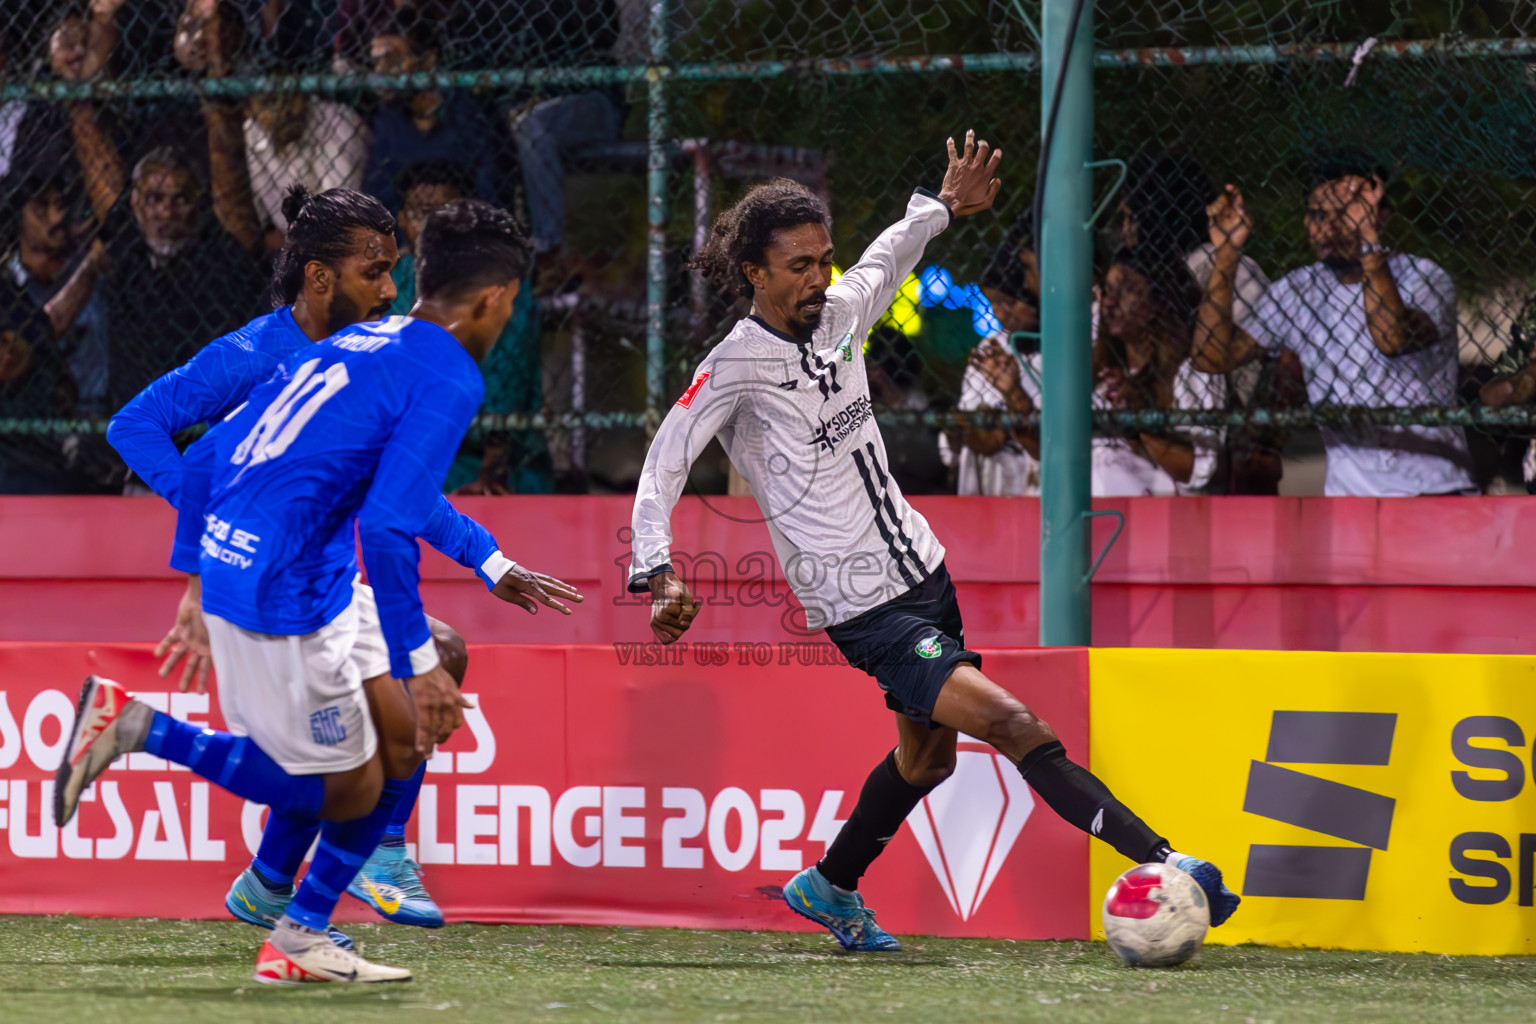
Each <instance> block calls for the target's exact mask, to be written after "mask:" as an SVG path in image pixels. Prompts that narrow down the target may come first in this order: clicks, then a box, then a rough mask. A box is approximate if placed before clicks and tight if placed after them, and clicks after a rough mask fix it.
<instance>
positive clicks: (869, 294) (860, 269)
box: [827, 131, 1003, 323]
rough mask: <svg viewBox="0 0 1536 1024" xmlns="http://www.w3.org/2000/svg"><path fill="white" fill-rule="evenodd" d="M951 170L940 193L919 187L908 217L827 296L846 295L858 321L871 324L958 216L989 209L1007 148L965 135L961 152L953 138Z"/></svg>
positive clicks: (999, 184)
mask: <svg viewBox="0 0 1536 1024" xmlns="http://www.w3.org/2000/svg"><path fill="white" fill-rule="evenodd" d="M948 145H949V169H948V170H947V171H945V173H944V184H943V185H942V186H940V188H939V192H938V194H937V195H934V194H933V193H932V192H929V191H927V190H926V189H918V190H917V192H916V194H914V195H913V196H912V198H911V200H910V201H909V202H908V203H907V215H906V216H905V217H903V218H902V219H901V220H899V221H897V222H896V223H895V224H893V225H891V226H890V227H888V228H886V229H885V230H884V231H882V232H881V233H880V236H879V237H878V238H876V239H875V240H874V241H873V242H871V243H870V245H869V248H867V249H865V250H864V254H863V255H862V256H860V257H859V261H858V262H857V263H855V264H854V265H853V266H852V267H850V268H848V272H847V273H845V274H844V275H843V276H842V277H840V278H838V281H837V283H836V284H834V285H833V286H832V287H831V288H829V289H828V290H827V294H828V297H829V298H842V299H843V300H844V301H847V302H851V303H852V304H853V305H854V306H855V308H857V309H858V310H859V311H860V316H859V320H860V322H861V323H862V322H872V321H873V320H874V319H875V318H877V317H879V316H880V315H881V314H882V313H884V312H885V311H886V309H887V308H889V307H890V304H891V301H892V300H893V299H895V297H896V290H897V289H898V288H900V287H901V283H902V282H903V281H905V280H906V279H907V276H908V275H909V274H911V273H912V270H913V268H915V267H916V266H917V261H918V260H920V259H922V257H923V249H924V248H925V247H926V246H927V245H928V243H929V242H930V241H932V240H933V238H934V237H935V236H937V235H938V233H939V232H940V231H943V230H944V229H945V228H947V227H948V226H949V222H950V221H951V220H953V219H954V218H955V217H969V216H970V215H971V214H973V213H980V212H981V211H982V210H986V209H990V208H991V206H992V201H993V200H994V199H996V198H997V191H998V189H999V188H1001V187H1002V182H1001V181H1000V180H999V179H998V178H997V176H996V174H997V167H998V164H999V163H1000V162H1001V161H1002V158H1003V151H1002V150H1000V149H999V150H993V149H992V148H991V147H990V146H989V145H988V144H987V142H986V140H982V141H980V142H978V141H977V140H976V133H975V132H973V131H969V132H966V133H965V148H964V152H963V153H957V152H956V151H955V140H954V139H950V140H949V143H948Z"/></svg>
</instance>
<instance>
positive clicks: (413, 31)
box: [363, 8, 496, 210]
mask: <svg viewBox="0 0 1536 1024" xmlns="http://www.w3.org/2000/svg"><path fill="white" fill-rule="evenodd" d="M438 52H439V42H438V34H437V29H436V28H435V26H434V24H433V22H432V21H430V20H429V19H427V18H425V17H423V16H421V15H419V14H418V13H417V12H416V11H415V10H414V9H412V8H404V9H402V10H399V11H397V12H395V14H394V16H393V17H391V18H390V19H389V20H388V21H387V22H386V23H385V24H384V25H383V26H382V27H381V28H380V30H379V31H378V33H377V34H376V35H375V36H374V37H373V42H372V44H371V50H370V56H371V57H372V60H373V70H374V71H376V72H378V73H379V74H381V75H408V74H413V73H415V72H421V71H433V70H435V69H436V68H437V61H438ZM382 98H383V103H382V104H381V105H380V106H379V110H378V113H377V114H375V115H374V118H373V145H372V149H371V150H370V151H369V154H368V170H367V173H366V174H365V175H364V176H363V191H365V192H367V193H368V194H369V195H372V196H374V197H376V198H378V199H379V200H380V201H381V202H382V203H383V204H384V205H385V206H387V207H389V208H390V209H392V210H394V209H398V208H399V206H400V198H401V197H400V195H399V194H398V193H397V192H396V190H395V179H396V178H397V177H399V175H400V172H401V171H403V170H405V169H406V168H407V167H410V166H412V165H414V164H419V163H425V162H427V161H429V160H453V161H455V162H457V163H460V164H463V165H465V166H467V167H469V168H471V169H472V170H473V172H474V190H473V194H474V195H476V196H478V197H479V198H481V199H492V198H494V197H495V192H496V153H495V149H494V148H493V145H492V142H493V140H494V137H495V135H494V132H495V129H494V127H493V126H492V124H491V121H490V119H489V118H487V117H486V116H485V114H484V112H483V111H481V109H480V106H479V105H478V104H477V103H476V102H475V101H474V99H473V98H471V97H470V95H469V94H468V93H467V92H465V91H464V90H462V89H450V90H446V91H440V90H435V89H429V90H424V91H422V92H415V93H403V94H402V93H395V92H389V93H385V94H384V96H383V97H382Z"/></svg>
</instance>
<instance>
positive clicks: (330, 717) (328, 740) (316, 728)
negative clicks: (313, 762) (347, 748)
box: [309, 704, 347, 747]
mask: <svg viewBox="0 0 1536 1024" xmlns="http://www.w3.org/2000/svg"><path fill="white" fill-rule="evenodd" d="M309 734H310V736H311V738H313V739H314V741H315V742H316V743H318V744H320V745H321V746H325V747H334V746H335V745H336V744H338V743H340V742H341V741H342V740H344V739H346V738H347V725H346V723H345V722H343V721H342V720H341V709H340V708H338V707H337V706H336V705H334V704H332V705H331V706H330V707H328V708H321V709H320V710H319V711H316V712H315V713H314V714H312V715H310V716H309Z"/></svg>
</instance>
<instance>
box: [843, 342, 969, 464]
mask: <svg viewBox="0 0 1536 1024" xmlns="http://www.w3.org/2000/svg"><path fill="white" fill-rule="evenodd" d="M855 358H857V357H855ZM864 365H865V369H866V372H867V374H868V377H869V397H870V402H871V405H872V406H873V408H874V410H875V413H876V415H879V414H880V413H881V412H885V411H887V410H890V411H899V412H908V413H924V412H928V411H929V410H930V409H932V408H933V399H931V398H930V397H929V396H928V392H927V390H926V389H925V388H924V387H923V380H922V376H923V364H922V359H921V357H919V356H918V354H917V349H916V348H914V347H913V345H912V339H911V338H910V337H908V336H907V332H906V331H904V330H902V329H901V328H900V327H897V326H896V325H895V324H882V325H880V326H877V327H876V328H875V329H874V330H873V331H871V332H870V334H869V340H868V341H867V342H866V343H865V346H864ZM880 429H881V433H882V434H883V435H884V436H885V438H886V442H887V443H886V456H887V459H888V460H889V463H890V464H889V465H888V466H887V467H886V468H887V469H889V470H890V472H891V476H892V477H894V478H895V480H896V485H897V486H898V487H900V488H901V492H902V493H903V494H945V493H947V492H948V491H949V489H950V488H949V470H948V469H947V468H946V467H945V464H944V459H943V457H942V456H941V454H940V452H939V437H940V434H939V432H938V430H936V429H935V428H933V427H930V426H928V425H927V424H925V423H922V422H921V421H919V422H917V423H907V422H901V423H894V424H889V425H886V426H883V427H881V428H880Z"/></svg>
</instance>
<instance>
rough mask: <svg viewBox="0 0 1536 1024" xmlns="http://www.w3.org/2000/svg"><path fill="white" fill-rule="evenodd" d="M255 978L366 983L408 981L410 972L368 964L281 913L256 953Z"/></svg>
mask: <svg viewBox="0 0 1536 1024" xmlns="http://www.w3.org/2000/svg"><path fill="white" fill-rule="evenodd" d="M255 978H256V980H257V981H259V982H261V983H263V984H265V985H308V984H315V983H324V982H341V983H343V984H360V985H367V984H377V983H379V982H384V981H410V980H411V972H410V971H407V970H403V969H401V968H399V967H385V966H384V965H383V964H375V963H370V962H369V961H367V960H364V959H363V958H362V957H360V956H358V955H357V954H356V953H354V952H352V951H351V950H348V949H342V948H341V947H340V946H338V945H336V943H334V942H332V941H331V937H330V936H329V935H327V934H326V933H325V932H317V931H315V930H314V929H312V928H305V927H304V926H303V925H301V924H297V923H295V922H294V921H293V920H291V919H290V918H288V917H287V916H286V915H285V916H283V917H281V918H279V919H278V921H277V926H276V927H275V928H273V929H272V935H271V936H270V937H269V938H268V939H267V941H266V942H265V943H263V944H262V947H261V952H260V953H257V954H256V974H255Z"/></svg>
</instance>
